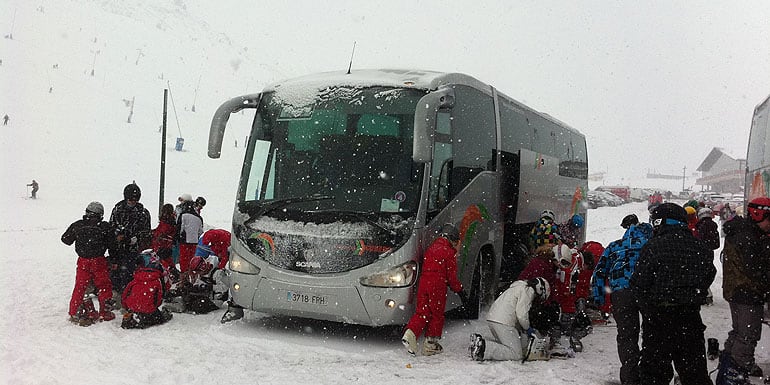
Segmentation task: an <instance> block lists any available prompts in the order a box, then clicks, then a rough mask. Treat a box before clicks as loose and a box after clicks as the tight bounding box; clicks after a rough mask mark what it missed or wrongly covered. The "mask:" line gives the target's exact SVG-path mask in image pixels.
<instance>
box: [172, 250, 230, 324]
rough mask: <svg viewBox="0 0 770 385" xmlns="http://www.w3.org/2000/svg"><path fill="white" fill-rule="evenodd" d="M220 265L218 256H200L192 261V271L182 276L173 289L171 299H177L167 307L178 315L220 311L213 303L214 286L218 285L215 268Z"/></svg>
mask: <svg viewBox="0 0 770 385" xmlns="http://www.w3.org/2000/svg"><path fill="white" fill-rule="evenodd" d="M217 264H218V258H217V257H216V256H213V255H212V256H210V257H208V258H206V259H203V258H201V257H199V256H195V257H192V259H190V269H189V270H188V271H186V272H184V273H182V275H181V276H180V279H179V282H177V283H176V284H175V285H174V287H173V288H172V289H171V292H170V295H169V296H170V297H176V298H174V299H173V300H171V301H169V303H167V305H166V306H167V307H168V308H169V309H171V310H173V311H176V312H178V313H181V312H185V313H193V314H206V313H210V312H212V311H214V310H219V306H217V304H216V303H214V301H213V297H214V286H215V285H216V284H217V282H216V278H215V277H217V276H218V274H217V273H220V272H221V270H218V269H216V268H215V266H217Z"/></svg>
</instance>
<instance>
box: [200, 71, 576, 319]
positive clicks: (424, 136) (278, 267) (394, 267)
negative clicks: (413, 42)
mask: <svg viewBox="0 0 770 385" xmlns="http://www.w3.org/2000/svg"><path fill="white" fill-rule="evenodd" d="M243 109H253V110H254V119H253V123H252V127H251V135H250V139H249V143H248V147H247V150H246V156H245V160H244V162H243V170H242V173H241V179H240V185H239V188H238V192H237V198H236V199H237V200H236V204H235V212H234V215H233V231H232V233H233V242H232V246H231V257H230V258H231V259H230V263H229V266H228V275H229V280H230V287H229V288H230V292H231V298H232V300H233V301H234V302H235V304H237V305H240V306H243V307H244V308H246V309H251V310H255V311H258V312H263V313H269V314H277V315H285V316H296V317H304V318H314V319H321V320H331V321H338V322H345V323H353V324H362V325H371V326H381V325H398V324H405V323H406V322H407V321H408V319H409V317H410V316H411V315H412V313H413V312H414V305H415V293H416V285H417V277H418V275H419V274H420V258H421V255H422V252H423V250H424V249H425V248H426V247H427V245H429V244H430V242H431V241H432V240H433V239H434V238H435V237H436V236H437V231H438V229H440V228H441V226H442V225H443V224H445V223H453V224H455V225H456V226H457V227H458V229H459V230H460V236H461V241H462V246H461V249H460V251H459V252H458V255H457V258H458V275H459V278H460V280H461V281H462V282H463V285H464V286H465V288H466V291H467V292H468V294H469V301H468V302H469V303H467V304H465V305H464V306H463V304H462V303H461V301H460V299H459V297H458V296H456V295H455V294H453V293H451V292H450V293H449V295H450V297H449V299H448V301H447V302H448V304H447V308H448V309H455V308H456V310H457V311H458V312H464V315H465V316H468V317H471V318H473V317H476V316H477V315H478V313H479V311H480V309H481V307H482V306H483V305H485V304H487V303H488V302H489V300H491V299H492V298H493V296H494V294H495V293H496V291H497V290H498V288H499V287H501V285H505V284H507V283H509V282H510V281H512V280H514V279H515V277H516V276H517V275H518V273H519V272H520V271H521V269H522V268H523V264H524V263H525V259H526V249H527V243H528V234H529V231H530V229H531V228H532V226H533V224H534V223H535V221H536V220H537V219H538V218H539V215H540V213H541V212H542V211H543V210H545V209H548V210H552V211H553V212H554V213H555V215H556V217H557V218H556V219H557V222H565V221H566V220H567V219H568V218H570V216H571V215H573V214H575V213H580V214H581V215H583V216H584V217H585V214H586V213H585V208H584V206H583V205H581V204H580V202H581V201H582V197H583V196H584V193H585V192H586V191H587V187H588V186H587V176H588V157H587V152H586V143H585V137H584V135H582V134H581V133H580V132H578V131H577V130H575V129H572V128H570V127H568V126H567V125H566V124H564V123H562V122H560V121H558V120H556V119H554V118H552V117H550V116H548V115H546V114H542V113H539V112H537V111H534V110H533V109H531V108H529V107H527V106H525V105H523V104H521V103H519V102H517V101H515V100H513V99H511V98H509V97H507V96H505V95H503V94H502V93H500V92H498V91H497V90H496V89H495V88H494V87H492V86H490V85H488V84H485V83H483V82H481V81H479V80H476V79H474V78H472V77H470V76H467V75H463V74H458V73H441V72H432V71H419V70H357V71H352V72H349V73H345V72H339V73H321V74H315V75H310V76H305V77H300V78H296V79H291V80H286V81H281V82H278V83H276V84H273V85H270V86H268V87H266V88H265V89H264V91H262V92H261V93H259V94H250V95H244V96H240V97H236V98H234V99H231V100H229V101H227V102H225V103H223V104H222V106H220V107H219V109H218V110H217V112H216V113H215V116H214V118H213V120H212V124H211V131H210V134H209V150H208V151H209V157H211V158H218V157H219V156H220V153H221V148H222V141H223V137H224V132H225V126H226V125H227V122H228V119H229V117H230V114H232V113H235V112H238V111H241V110H243ZM581 238H584V237H581Z"/></svg>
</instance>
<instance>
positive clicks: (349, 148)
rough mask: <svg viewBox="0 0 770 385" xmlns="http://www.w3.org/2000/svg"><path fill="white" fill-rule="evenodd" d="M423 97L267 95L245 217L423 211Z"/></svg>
mask: <svg viewBox="0 0 770 385" xmlns="http://www.w3.org/2000/svg"><path fill="white" fill-rule="evenodd" d="M297 94H302V97H296V96H295V95H297ZM308 94H311V95H313V96H314V97H308ZM423 95H425V91H421V90H414V89H400V88H386V87H352V86H349V87H345V86H335V87H326V88H323V89H321V90H320V91H317V92H312V91H308V89H303V90H302V92H297V90H293V91H290V90H282V89H276V90H273V91H271V92H267V93H264V94H263V96H262V99H261V101H260V105H259V108H258V109H257V115H256V117H255V119H254V127H253V129H252V132H253V133H257V134H255V135H252V136H253V138H252V139H251V143H250V144H249V150H248V152H247V156H246V161H245V163H244V170H243V173H242V180H241V188H240V191H239V201H240V205H241V206H242V207H246V208H247V209H246V210H243V211H246V212H248V214H249V215H255V214H256V215H257V216H262V215H265V216H284V215H289V216H291V213H295V214H296V216H306V215H307V213H308V212H346V213H348V215H345V217H347V218H356V217H360V216H357V215H350V213H353V214H356V213H358V214H377V213H379V214H382V213H413V212H416V211H417V205H418V203H419V194H420V184H421V183H420V178H421V176H420V174H421V169H420V167H418V165H417V164H416V163H414V162H413V161H412V141H413V129H412V127H413V123H414V111H415V107H416V104H417V101H418V100H419V99H420V97H422V96H423ZM407 216H408V214H407ZM287 219H301V218H299V217H298V218H287Z"/></svg>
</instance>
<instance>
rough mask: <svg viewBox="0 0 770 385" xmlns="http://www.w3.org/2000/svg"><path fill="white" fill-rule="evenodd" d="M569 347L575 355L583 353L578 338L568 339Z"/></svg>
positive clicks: (581, 344) (581, 343)
mask: <svg viewBox="0 0 770 385" xmlns="http://www.w3.org/2000/svg"><path fill="white" fill-rule="evenodd" d="M569 347H570V348H572V350H573V351H574V352H575V353H580V352H582V351H583V342H582V341H580V340H579V339H578V338H575V337H570V338H569Z"/></svg>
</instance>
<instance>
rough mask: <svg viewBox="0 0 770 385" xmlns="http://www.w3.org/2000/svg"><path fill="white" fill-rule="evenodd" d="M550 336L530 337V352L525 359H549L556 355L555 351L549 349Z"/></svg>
mask: <svg viewBox="0 0 770 385" xmlns="http://www.w3.org/2000/svg"><path fill="white" fill-rule="evenodd" d="M548 340H549V338H548V337H542V338H539V337H537V336H534V335H533V336H532V337H529V344H530V345H529V348H528V349H527V350H528V351H529V353H528V354H527V357H526V358H525V359H524V360H525V361H548V360H550V359H551V356H554V351H551V350H549V348H548V346H549V345H550V342H549V341H548Z"/></svg>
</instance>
